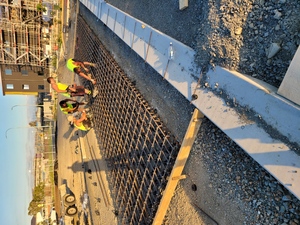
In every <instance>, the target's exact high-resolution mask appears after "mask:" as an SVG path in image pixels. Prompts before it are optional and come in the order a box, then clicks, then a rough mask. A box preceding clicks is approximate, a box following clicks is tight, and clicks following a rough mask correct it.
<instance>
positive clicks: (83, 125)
mask: <svg viewBox="0 0 300 225" xmlns="http://www.w3.org/2000/svg"><path fill="white" fill-rule="evenodd" d="M78 112H80V113H81V115H80V118H79V119H76V117H75V116H70V117H68V120H69V121H70V122H72V123H73V125H74V126H75V127H76V128H77V129H79V130H83V131H89V130H90V129H91V128H92V121H91V116H90V115H87V112H86V109H81V108H79V109H78Z"/></svg>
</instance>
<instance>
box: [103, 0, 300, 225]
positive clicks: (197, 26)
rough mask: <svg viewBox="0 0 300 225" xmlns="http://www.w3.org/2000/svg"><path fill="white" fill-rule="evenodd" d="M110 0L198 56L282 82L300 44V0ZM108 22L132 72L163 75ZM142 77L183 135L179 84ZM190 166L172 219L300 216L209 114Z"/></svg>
mask: <svg viewBox="0 0 300 225" xmlns="http://www.w3.org/2000/svg"><path fill="white" fill-rule="evenodd" d="M107 2H108V3H110V4H112V5H114V6H116V7H118V8H120V9H121V10H123V11H125V12H127V13H129V14H130V15H132V16H134V17H136V18H138V19H140V20H142V21H144V22H145V23H147V24H149V25H151V26H152V27H154V28H156V29H158V30H160V31H162V32H164V33H166V34H167V35H169V36H171V37H173V38H175V39H177V40H179V41H181V42H183V43H184V44H186V45H188V46H190V47H192V48H193V49H194V50H195V51H196V53H197V54H196V58H195V64H196V65H199V66H200V67H201V68H203V69H209V68H212V67H214V66H215V65H219V66H223V67H226V68H228V69H231V70H236V71H238V72H241V73H243V74H247V75H250V76H252V77H255V78H257V79H259V80H263V81H265V82H267V83H269V84H271V85H273V86H275V87H279V85H280V83H281V82H282V79H283V77H284V75H285V72H286V71H287V68H288V66H289V64H290V62H291V60H292V58H293V55H294V53H295V51H296V49H297V46H298V45H299V44H300V33H299V29H300V17H299V15H298V13H299V12H300V4H299V1H298V0H289V1H286V0H256V1H249V0H234V1H232V0H222V1H220V0H214V1H213V0H195V1H189V7H188V8H187V9H185V10H183V11H180V10H179V9H178V1H160V0H148V1H142V2H141V1H138V0H127V1H120V0H108V1H107ZM98 26H100V25H99V24H98ZM101 29H103V32H104V33H103V35H104V36H106V37H104V36H103V42H104V43H105V44H106V45H107V47H108V48H109V49H110V51H111V52H112V54H114V55H115V58H116V60H117V61H118V63H119V64H120V66H121V67H122V68H123V69H124V70H125V71H126V73H127V74H128V75H129V76H131V77H134V76H139V74H142V75H141V77H143V73H145V71H146V72H147V74H148V75H149V76H150V77H151V76H153V77H155V76H158V75H155V72H154V71H152V70H151V68H149V67H148V66H147V65H144V64H143V63H141V62H142V61H139V60H138V59H137V58H136V56H134V55H132V53H130V49H127V48H126V46H123V44H122V42H120V41H118V40H117V39H118V38H116V37H115V36H114V35H113V34H112V33H111V32H109V31H107V30H105V27H104V28H101ZM105 38H106V39H107V40H105ZM270 46H273V47H272V48H271V49H270ZM124 52H125V53H124ZM143 79H146V78H143ZM157 79H158V78H156V84H158V83H157V81H158V80H157ZM150 80H151V79H150ZM141 83H142V82H140V83H139V79H137V86H138V87H139V88H140V89H141V92H143V93H144V94H145V95H147V96H148V99H150V102H151V104H152V105H153V104H154V106H155V107H157V108H158V112H159V113H160V115H162V118H163V119H164V120H165V121H166V124H167V125H168V124H169V125H170V126H172V123H173V122H174V124H176V126H177V127H175V128H171V131H172V132H173V133H174V134H175V135H176V136H178V137H179V138H181V137H182V134H181V133H180V131H179V130H180V129H179V128H178V126H180V125H178V120H180V119H182V120H183V122H182V124H181V125H182V128H181V130H185V129H186V127H187V125H188V124H187V121H188V118H189V117H190V112H191V106H190V104H189V102H188V101H185V100H184V99H182V98H180V97H179V98H178V99H177V98H176V97H174V92H173V90H171V89H172V87H170V85H167V84H165V85H166V86H165V87H164V86H163V85H162V84H163V83H164V81H162V80H161V81H160V83H162V84H159V85H161V86H159V88H157V87H152V85H151V81H149V83H147V87H145V86H143V85H142V84H141ZM153 86H155V84H153ZM143 89H145V90H143ZM159 89H161V92H162V93H164V94H162V96H159V95H160V93H159V92H160V91H159ZM166 89H167V90H170V92H171V94H168V92H169V91H166ZM153 90H154V91H153ZM151 92H156V93H157V96H153V95H151V94H149V93H151ZM152 94H153V93H152ZM147 96H146V98H147ZM149 96H150V97H149ZM160 97H161V98H162V99H164V102H163V103H166V104H165V105H168V107H170V108H173V111H174V112H175V111H176V110H177V109H179V107H178V106H180V110H182V109H185V107H186V108H187V109H188V110H187V113H178V114H177V115H176V116H175V119H174V118H173V119H172V118H170V117H168V113H167V112H166V111H165V109H164V108H163V106H162V104H159V103H157V102H159V101H160V100H159V98H160ZM151 98H153V99H154V100H153V99H152V100H151ZM170 102H176V104H175V103H170ZM172 104H175V105H172ZM176 107H177V108H176ZM174 109H175V110H174ZM173 111H172V112H173ZM176 118H177V121H176ZM172 121H173V122H172ZM184 173H185V174H186V175H187V178H186V179H185V180H181V181H180V182H179V185H178V187H177V189H176V193H175V194H174V197H173V199H172V202H171V206H172V207H169V211H168V213H167V216H166V221H165V224H170V225H171V224H172V225H173V224H183V225H185V224H235V225H236V224H247V225H248V224H255V225H258V224H281V225H285V224H286V225H295V224H300V223H299V220H300V216H299V215H300V214H299V212H300V201H299V200H298V199H297V198H295V197H294V196H293V195H292V194H291V193H290V192H289V191H288V190H286V189H285V188H284V187H283V186H282V185H281V184H280V183H278V181H277V180H276V179H274V177H272V175H270V174H269V173H268V172H267V171H265V170H264V169H263V168H262V167H261V166H260V165H259V164H258V163H256V162H255V161H254V160H253V159H252V158H251V157H249V156H248V155H247V154H246V153H245V152H244V151H243V150H242V149H241V148H240V147H239V146H237V145H236V144H235V143H234V142H233V141H232V140H230V139H229V138H228V137H227V136H226V135H225V134H224V133H223V132H222V131H221V130H219V129H218V128H217V127H216V126H215V125H214V124H213V123H211V122H210V121H209V120H208V119H207V118H204V120H203V123H202V125H201V128H200V130H199V133H198V136H197V139H196V141H195V143H194V146H193V149H192V151H191V155H190V157H189V160H188V163H187V165H186V167H185V170H184ZM195 187H197V188H195ZM196 206H197V207H196ZM204 212H205V213H204Z"/></svg>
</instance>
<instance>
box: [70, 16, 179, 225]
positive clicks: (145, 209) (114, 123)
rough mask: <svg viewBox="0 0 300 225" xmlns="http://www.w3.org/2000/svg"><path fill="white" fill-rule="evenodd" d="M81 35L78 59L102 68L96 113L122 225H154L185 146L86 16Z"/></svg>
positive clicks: (97, 70)
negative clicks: (97, 35)
mask: <svg viewBox="0 0 300 225" xmlns="http://www.w3.org/2000/svg"><path fill="white" fill-rule="evenodd" d="M77 31H80V32H78V33H77V41H76V50H75V56H74V57H75V58H78V59H80V60H83V61H92V62H96V63H97V67H96V68H93V69H92V74H93V76H94V77H95V78H96V80H97V84H96V86H97V88H98V90H99V94H98V96H97V97H96V98H95V99H94V100H93V103H92V107H91V109H92V113H93V115H94V118H93V119H94V121H93V122H94V129H95V133H96V135H97V140H98V143H99V146H100V149H101V152H102V154H103V155H104V157H105V159H106V161H107V164H108V166H109V168H110V171H109V172H108V173H109V174H108V177H109V182H110V185H111V190H112V195H113V196H112V197H113V199H114V207H115V209H116V214H117V215H118V219H119V221H120V222H121V223H122V224H134V225H136V224H151V223H152V221H153V218H154V216H155V213H156V211H157V208H158V205H159V202H160V199H161V197H162V192H163V190H164V189H165V187H166V184H167V179H168V176H169V175H170V172H171V170H172V168H173V165H174V162H175V160H176V156H177V154H178V151H179V149H180V144H179V142H178V141H177V140H176V139H175V137H174V136H173V135H171V134H170V132H169V131H168V130H167V128H166V127H165V126H164V124H163V122H162V121H161V120H160V118H159V116H158V115H157V113H156V110H155V109H153V108H152V107H151V106H150V105H149V104H148V103H147V101H146V100H145V99H144V98H143V96H142V95H141V93H140V92H139V90H137V89H136V87H135V86H134V84H133V83H132V82H131V81H130V79H129V78H128V77H127V76H126V75H125V73H124V72H123V70H122V69H121V68H120V67H119V66H118V64H117V63H116V61H115V60H114V58H113V57H112V56H111V55H110V53H109V52H108V51H107V50H106V49H105V47H104V45H103V44H102V43H101V41H100V40H99V39H98V38H97V37H96V35H95V34H94V33H93V32H92V30H91V29H90V28H89V26H88V24H87V23H86V22H85V21H84V19H83V18H82V17H80V16H79V17H78V22H77ZM82 81H83V82H85V85H90V84H89V83H88V81H84V80H82Z"/></svg>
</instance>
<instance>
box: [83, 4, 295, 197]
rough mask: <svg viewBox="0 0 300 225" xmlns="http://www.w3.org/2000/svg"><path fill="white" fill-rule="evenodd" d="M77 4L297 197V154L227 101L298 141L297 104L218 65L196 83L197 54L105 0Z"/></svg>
mask: <svg viewBox="0 0 300 225" xmlns="http://www.w3.org/2000/svg"><path fill="white" fill-rule="evenodd" d="M81 2H82V3H83V4H84V5H85V6H86V7H87V8H89V9H90V11H91V12H93V13H94V14H95V15H96V16H97V17H98V18H99V19H100V20H101V21H102V22H103V23H104V24H106V25H107V27H109V28H110V29H111V30H112V31H113V32H114V33H115V34H116V35H117V36H119V37H120V38H121V39H122V40H123V41H124V42H125V43H126V44H127V45H129V46H130V47H131V48H132V50H134V51H135V52H136V53H137V54H138V55H140V57H142V58H143V59H144V60H145V62H147V63H148V64H149V65H151V66H152V67H153V68H154V69H155V70H156V71H157V72H158V73H159V74H160V75H161V76H163V77H164V78H165V79H166V80H167V81H168V82H169V83H170V84H172V85H173V86H174V87H175V88H176V89H177V90H178V91H179V92H180V93H182V94H183V95H184V96H185V97H186V98H187V99H188V100H189V101H191V102H192V103H193V104H194V105H195V106H196V107H197V108H198V109H199V110H200V111H201V112H203V113H204V114H205V116H207V117H208V118H209V119H210V120H211V121H212V122H213V123H215V124H216V125H217V126H218V127H219V128H220V129H221V130H223V131H224V132H225V133H226V134H227V135H228V136H229V137H230V138H231V139H233V140H234V141H235V142H236V143H237V144H238V145H239V146H241V147H242V148H243V149H244V150H245V151H246V152H247V153H248V154H249V155H250V156H252V157H253V158H254V159H255V160H256V161H257V162H258V163H260V164H261V165H262V166H263V167H264V168H265V169H267V170H268V171H269V172H270V173H271V174H272V175H273V176H274V177H275V178H276V179H277V180H279V181H280V182H281V183H282V184H283V185H284V186H285V187H286V188H287V189H288V190H290V191H291V192H292V193H293V194H294V195H295V196H296V197H297V198H299V199H300V189H299V188H297V187H298V186H299V184H300V175H299V173H291V172H290V171H298V170H299V168H300V157H299V156H298V155H297V154H295V153H294V152H293V151H291V149H290V147H289V146H287V143H284V142H283V141H282V140H281V139H279V138H277V137H271V133H270V131H268V130H267V129H263V128H262V127H260V125H259V124H257V121H254V120H253V121H249V120H244V117H243V116H242V115H241V114H239V113H238V111H237V110H236V109H235V108H234V107H232V106H230V105H229V104H228V102H227V100H226V99H228V101H229V100H230V101H232V102H234V103H235V104H237V105H239V106H241V107H245V108H249V109H251V111H252V112H254V114H256V116H257V117H258V118H259V119H261V120H264V122H265V123H267V124H268V125H270V127H273V129H275V130H277V131H278V132H279V133H281V135H282V136H286V137H287V138H288V139H289V140H290V141H291V142H293V141H294V142H296V143H298V144H299V143H300V130H299V129H298V128H297V124H300V121H299V120H300V108H299V106H297V105H295V104H292V103H291V102H289V101H287V100H286V99H284V98H282V97H280V96H278V95H277V94H276V92H275V90H274V89H273V88H272V87H270V86H268V85H266V84H262V83H261V82H257V81H255V80H253V79H250V78H249V77H247V76H244V75H242V74H238V73H237V72H233V71H228V70H226V69H224V68H221V67H216V68H215V69H214V70H211V71H209V72H208V74H207V75H208V76H207V77H208V80H207V88H203V87H200V86H199V83H198V81H197V77H199V75H198V74H199V71H197V69H195V68H193V60H194V54H195V52H194V51H193V49H191V48H189V47H188V46H185V45H183V44H181V43H180V42H178V41H176V40H174V39H173V38H171V37H169V36H167V35H165V34H163V33H161V32H160V31H157V30H155V29H153V28H152V27H151V26H149V25H147V24H145V23H143V22H142V21H139V20H137V19H135V18H133V17H132V16H130V15H128V14H126V13H124V12H122V11H120V10H119V9H117V8H115V7H113V6H111V5H110V4H107V3H106V2H102V3H101V2H100V3H99V4H94V1H92V0H91V1H89V0H82V1H81ZM116 15H117V16H116ZM116 18H117V20H116ZM170 42H173V46H174V48H175V59H174V60H171V61H170V60H169V59H168V54H167V49H168V43H170ZM195 78H196V79H195ZM214 87H216V88H214ZM216 92H219V93H220V92H223V93H224V94H226V95H227V96H226V98H225V99H224V98H222V97H223V96H221V95H216ZM193 94H196V95H197V96H198V98H197V99H196V100H194V99H192V95H193ZM290 118H292V119H290Z"/></svg>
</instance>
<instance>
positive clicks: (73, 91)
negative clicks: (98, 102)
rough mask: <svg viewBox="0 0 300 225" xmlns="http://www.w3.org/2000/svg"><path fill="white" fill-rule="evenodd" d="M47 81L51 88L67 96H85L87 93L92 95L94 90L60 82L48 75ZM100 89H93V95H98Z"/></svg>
mask: <svg viewBox="0 0 300 225" xmlns="http://www.w3.org/2000/svg"><path fill="white" fill-rule="evenodd" d="M47 82H48V83H49V84H50V85H51V88H52V89H53V90H55V91H56V92H58V93H62V94H63V95H64V96H66V97H74V96H84V95H85V94H87V95H91V94H92V92H91V91H90V90H88V89H86V88H84V86H78V85H76V84H73V85H67V84H63V83H60V82H56V81H55V79H54V78H53V77H48V78H47ZM97 94H98V91H97V90H96V89H95V90H94V91H93V97H96V95H97Z"/></svg>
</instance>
